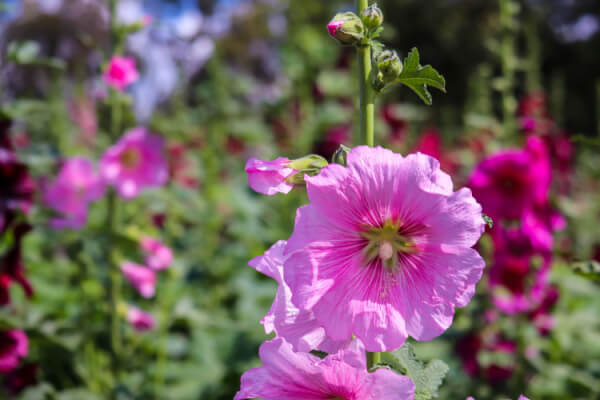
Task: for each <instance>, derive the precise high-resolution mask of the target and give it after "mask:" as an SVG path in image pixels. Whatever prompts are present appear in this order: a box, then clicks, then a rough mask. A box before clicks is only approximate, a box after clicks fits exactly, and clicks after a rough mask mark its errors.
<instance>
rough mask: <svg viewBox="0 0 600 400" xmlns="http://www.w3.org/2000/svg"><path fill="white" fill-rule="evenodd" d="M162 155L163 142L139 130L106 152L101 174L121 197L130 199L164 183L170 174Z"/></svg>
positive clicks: (101, 161)
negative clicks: (142, 191)
mask: <svg viewBox="0 0 600 400" xmlns="http://www.w3.org/2000/svg"><path fill="white" fill-rule="evenodd" d="M163 153H164V141H163V139H162V138H161V137H160V136H157V135H154V134H151V133H149V132H148V131H147V130H146V128H144V127H137V128H134V129H132V130H130V131H128V132H126V133H125V134H124V135H123V137H121V139H120V140H119V141H118V142H117V143H116V144H114V145H113V146H111V147H110V148H108V149H107V150H106V151H105V152H104V155H103V156H102V159H101V160H100V171H101V173H102V176H103V177H104V179H105V180H106V182H108V183H110V184H111V185H114V186H115V188H116V189H117V192H118V193H119V194H120V195H121V197H123V198H125V199H131V198H133V197H135V196H137V195H138V194H139V193H140V191H141V190H142V189H144V188H149V187H158V186H162V185H164V184H165V182H166V181H167V178H168V176H169V172H168V167H167V161H166V159H165V157H164V154H163Z"/></svg>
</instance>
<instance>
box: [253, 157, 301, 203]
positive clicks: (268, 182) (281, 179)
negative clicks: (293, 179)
mask: <svg viewBox="0 0 600 400" xmlns="http://www.w3.org/2000/svg"><path fill="white" fill-rule="evenodd" d="M289 162H290V160H289V159H288V158H284V157H279V158H277V159H276V160H273V161H263V160H257V159H256V158H251V159H249V160H248V162H247V163H246V168H245V170H246V172H247V173H248V184H249V185H250V187H251V188H252V189H253V190H254V191H256V192H258V193H262V194H266V195H268V196H272V195H274V194H276V193H289V192H290V190H292V188H293V187H294V185H293V184H291V183H290V182H288V181H287V180H286V178H288V177H290V176H292V175H294V174H295V173H297V172H298V171H296V170H295V169H293V168H290V167H289V166H288V163H289Z"/></svg>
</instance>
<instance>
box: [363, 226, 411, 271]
mask: <svg viewBox="0 0 600 400" xmlns="http://www.w3.org/2000/svg"><path fill="white" fill-rule="evenodd" d="M402 227H403V224H402V222H401V221H394V220H392V219H388V220H386V221H385V222H384V223H383V225H382V226H380V227H368V228H367V230H366V231H365V232H361V233H360V235H361V236H362V237H363V238H365V239H367V240H368V243H367V245H366V246H365V247H364V249H363V255H364V260H365V265H367V264H369V263H371V262H372V261H373V260H375V259H377V258H379V259H381V261H382V262H383V263H384V264H387V265H388V266H389V267H390V268H393V267H394V266H395V265H396V263H397V261H398V256H399V254H413V253H416V252H417V246H416V245H415V242H414V241H413V240H412V239H411V238H410V237H409V236H408V235H406V234H404V232H403V230H402Z"/></svg>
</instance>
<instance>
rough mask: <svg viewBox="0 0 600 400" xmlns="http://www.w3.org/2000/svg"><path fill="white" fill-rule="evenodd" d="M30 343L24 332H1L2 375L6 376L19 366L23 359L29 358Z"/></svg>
mask: <svg viewBox="0 0 600 400" xmlns="http://www.w3.org/2000/svg"><path fill="white" fill-rule="evenodd" d="M28 352H29V342H28V340H27V335H26V334H25V332H23V331H19V330H8V331H0V373H3V374H6V373H8V372H10V371H12V370H14V369H15V368H17V366H18V365H19V362H20V360H21V358H23V357H25V356H27V353H28Z"/></svg>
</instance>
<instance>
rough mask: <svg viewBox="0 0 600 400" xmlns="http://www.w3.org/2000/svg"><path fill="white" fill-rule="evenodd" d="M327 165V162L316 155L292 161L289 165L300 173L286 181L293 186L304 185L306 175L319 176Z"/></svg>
mask: <svg viewBox="0 0 600 400" xmlns="http://www.w3.org/2000/svg"><path fill="white" fill-rule="evenodd" d="M327 164H328V163H327V160H325V159H324V158H323V157H321V156H318V155H316V154H311V155H308V156H306V157H302V158H299V159H297V160H292V161H290V162H289V163H288V164H287V165H288V167H290V168H292V169H294V170H296V171H298V172H297V173H295V174H294V175H291V176H289V177H288V178H286V181H287V182H289V183H291V184H293V185H304V183H305V182H304V174H307V175H309V176H315V175H318V174H319V172H321V169H323V168H324V167H325V166H327Z"/></svg>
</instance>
